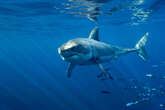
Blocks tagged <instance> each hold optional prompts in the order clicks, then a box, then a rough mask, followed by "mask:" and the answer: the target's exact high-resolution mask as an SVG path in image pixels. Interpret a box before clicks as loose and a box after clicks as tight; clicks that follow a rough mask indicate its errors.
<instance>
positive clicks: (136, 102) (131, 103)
mask: <svg viewBox="0 0 165 110" xmlns="http://www.w3.org/2000/svg"><path fill="white" fill-rule="evenodd" d="M138 103H139V101H135V102H129V103H127V104H126V106H127V107H129V106H132V105H135V104H138Z"/></svg>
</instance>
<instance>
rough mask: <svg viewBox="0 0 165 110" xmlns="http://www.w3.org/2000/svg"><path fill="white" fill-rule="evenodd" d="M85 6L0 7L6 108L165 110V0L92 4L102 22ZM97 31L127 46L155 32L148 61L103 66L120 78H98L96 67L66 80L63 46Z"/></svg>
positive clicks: (33, 2)
mask: <svg viewBox="0 0 165 110" xmlns="http://www.w3.org/2000/svg"><path fill="white" fill-rule="evenodd" d="M80 1H81V3H79V1H78V3H77V2H74V0H73V1H67V0H14V1H12V0H1V1H0V110H165V86H164V84H165V69H164V68H165V45H164V43H165V38H164V36H165V31H164V25H165V13H164V12H165V1H164V0H110V1H108V0H106V1H105V2H104V1H103V2H97V3H95V2H92V3H94V5H98V8H99V14H98V13H97V14H96V17H97V21H91V20H89V19H88V18H87V14H90V13H91V12H89V10H87V9H88V8H89V7H92V6H91V4H90V3H91V2H89V1H86V2H85V5H82V3H84V1H85V0H84V1H83V0H80ZM89 4H90V5H89ZM71 6H76V8H68V7H71ZM73 12H81V13H78V14H77V13H76V14H75V13H73ZM96 25H97V26H99V28H100V30H99V31H100V32H99V36H100V40H101V41H103V42H106V43H109V44H113V45H117V46H121V47H129V48H132V47H134V45H135V44H136V42H137V41H138V40H139V39H140V38H141V37H142V36H143V35H144V34H145V33H146V32H149V33H150V35H149V38H148V41H147V44H146V50H147V54H148V57H149V60H148V61H143V60H142V59H141V58H140V57H138V56H137V55H136V53H130V54H127V55H125V56H121V57H120V58H118V59H117V60H113V61H112V62H109V63H105V64H103V65H104V67H105V68H110V69H109V72H110V73H111V74H112V75H113V77H114V79H115V80H101V79H98V78H97V75H98V74H100V73H101V70H100V69H99V68H98V67H97V66H96V65H90V66H77V67H76V68H75V69H74V71H73V74H72V77H71V78H67V75H66V68H67V65H68V63H67V62H64V61H63V60H62V59H61V58H60V56H59V55H58V52H57V48H58V47H60V46H61V45H62V44H63V43H65V42H66V41H68V40H70V39H73V38H77V37H84V38H87V37H88V35H89V33H90V31H91V30H92V29H93V28H94V27H95V26H96Z"/></svg>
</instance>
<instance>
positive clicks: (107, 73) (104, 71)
mask: <svg viewBox="0 0 165 110" xmlns="http://www.w3.org/2000/svg"><path fill="white" fill-rule="evenodd" d="M98 66H99V68H100V69H101V70H102V71H103V73H104V74H105V75H106V76H107V77H108V78H110V79H112V80H113V77H112V76H111V74H110V73H109V72H108V71H106V70H105V69H104V67H103V65H102V64H98Z"/></svg>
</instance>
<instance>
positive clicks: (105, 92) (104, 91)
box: [101, 90, 111, 94]
mask: <svg viewBox="0 0 165 110" xmlns="http://www.w3.org/2000/svg"><path fill="white" fill-rule="evenodd" d="M101 93H103V94H110V93H111V92H110V91H106V90H102V91H101Z"/></svg>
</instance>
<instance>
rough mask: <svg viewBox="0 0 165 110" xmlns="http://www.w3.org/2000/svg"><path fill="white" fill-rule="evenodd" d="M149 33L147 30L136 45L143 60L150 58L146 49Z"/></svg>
mask: <svg viewBox="0 0 165 110" xmlns="http://www.w3.org/2000/svg"><path fill="white" fill-rule="evenodd" d="M148 35H149V33H148V32H147V33H146V34H145V35H144V36H143V37H142V38H141V39H140V40H139V41H138V42H137V44H136V45H135V48H136V52H137V54H138V56H139V57H141V58H142V59H143V60H147V59H148V56H147V53H146V50H145V44H146V42H147V38H148Z"/></svg>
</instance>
